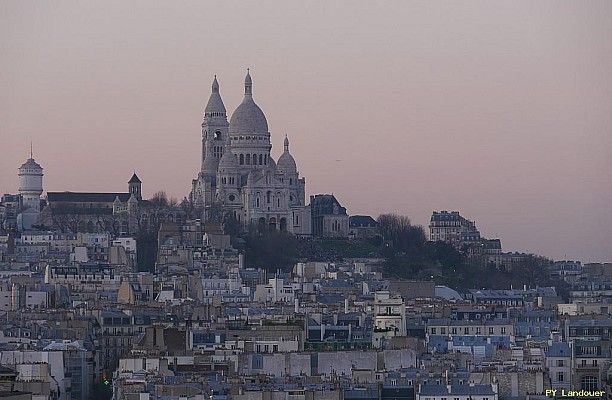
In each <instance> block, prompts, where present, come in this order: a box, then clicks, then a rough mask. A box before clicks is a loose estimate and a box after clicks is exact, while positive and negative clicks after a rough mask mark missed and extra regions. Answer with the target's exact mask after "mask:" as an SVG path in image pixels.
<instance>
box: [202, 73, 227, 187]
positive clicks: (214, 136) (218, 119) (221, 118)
mask: <svg viewBox="0 0 612 400" xmlns="http://www.w3.org/2000/svg"><path fill="white" fill-rule="evenodd" d="M228 125H229V124H228V122H227V112H226V111H225V105H224V104H223V100H221V94H220V93H219V82H218V81H217V76H216V75H215V79H214V80H213V83H212V92H211V93H210V97H209V99H208V103H207V104H206V108H205V109H204V120H203V122H202V173H203V174H207V175H208V174H211V173H212V174H213V175H214V174H215V173H216V170H217V165H218V164H219V160H220V159H221V156H222V155H223V148H224V147H225V141H226V140H227V128H228Z"/></svg>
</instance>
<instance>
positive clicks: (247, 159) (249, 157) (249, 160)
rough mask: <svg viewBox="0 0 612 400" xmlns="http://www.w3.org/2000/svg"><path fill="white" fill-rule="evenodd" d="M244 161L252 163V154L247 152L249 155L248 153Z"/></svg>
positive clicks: (247, 163)
mask: <svg viewBox="0 0 612 400" xmlns="http://www.w3.org/2000/svg"><path fill="white" fill-rule="evenodd" d="M244 163H245V164H246V165H251V155H250V154H247V155H246V158H245V160H244Z"/></svg>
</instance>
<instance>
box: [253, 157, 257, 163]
mask: <svg viewBox="0 0 612 400" xmlns="http://www.w3.org/2000/svg"><path fill="white" fill-rule="evenodd" d="M253 165H257V154H253Z"/></svg>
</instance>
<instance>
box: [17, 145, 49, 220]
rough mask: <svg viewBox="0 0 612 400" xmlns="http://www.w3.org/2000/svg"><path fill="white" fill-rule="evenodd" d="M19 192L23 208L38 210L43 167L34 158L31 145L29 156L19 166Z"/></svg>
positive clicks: (41, 189) (41, 190)
mask: <svg viewBox="0 0 612 400" xmlns="http://www.w3.org/2000/svg"><path fill="white" fill-rule="evenodd" d="M18 175H19V194H20V195H21V199H22V204H23V209H24V210H26V209H28V208H31V209H34V210H36V211H40V196H41V195H42V192H43V182H42V179H43V169H42V167H41V166H40V165H39V164H38V163H37V162H36V161H35V160H34V156H33V152H32V146H30V158H28V159H27V160H26V162H25V163H23V164H22V165H21V167H19V174H18Z"/></svg>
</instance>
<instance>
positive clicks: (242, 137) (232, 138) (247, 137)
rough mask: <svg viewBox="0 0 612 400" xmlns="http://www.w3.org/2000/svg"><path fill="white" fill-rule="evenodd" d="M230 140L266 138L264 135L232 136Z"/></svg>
mask: <svg viewBox="0 0 612 400" xmlns="http://www.w3.org/2000/svg"><path fill="white" fill-rule="evenodd" d="M230 140H266V137H265V136H232V137H230Z"/></svg>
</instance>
